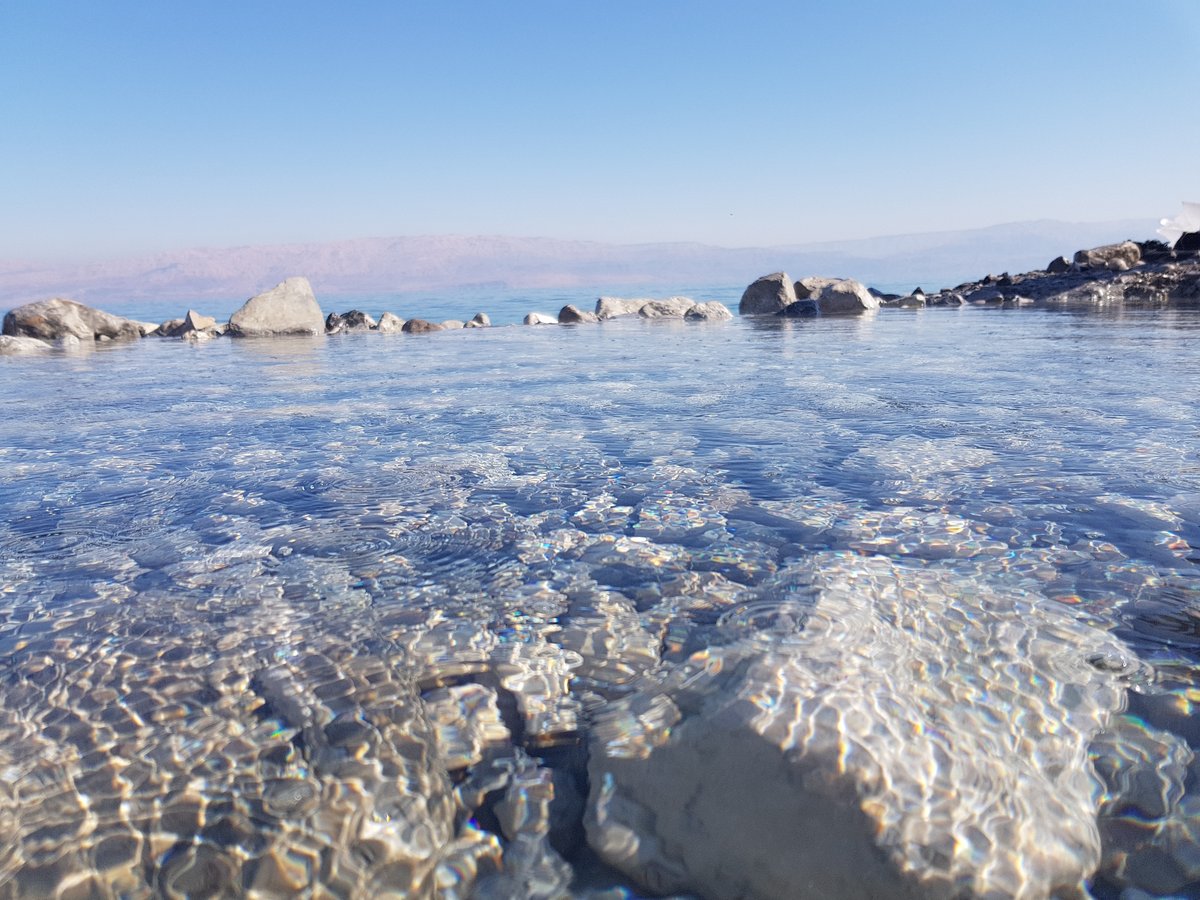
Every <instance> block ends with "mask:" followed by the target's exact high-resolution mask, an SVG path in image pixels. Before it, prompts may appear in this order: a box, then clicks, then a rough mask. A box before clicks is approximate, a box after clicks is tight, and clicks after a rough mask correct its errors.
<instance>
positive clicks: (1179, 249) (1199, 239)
mask: <svg viewBox="0 0 1200 900" xmlns="http://www.w3.org/2000/svg"><path fill="white" fill-rule="evenodd" d="M1174 250H1175V252H1176V253H1200V231H1185V232H1184V233H1183V234H1181V235H1180V236H1179V240H1177V241H1176V242H1175V247H1174Z"/></svg>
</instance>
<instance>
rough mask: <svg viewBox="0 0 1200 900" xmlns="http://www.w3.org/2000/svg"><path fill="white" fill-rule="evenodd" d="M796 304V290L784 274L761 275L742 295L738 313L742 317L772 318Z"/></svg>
mask: <svg viewBox="0 0 1200 900" xmlns="http://www.w3.org/2000/svg"><path fill="white" fill-rule="evenodd" d="M795 302H796V288H795V285H793V284H792V281H791V279H790V278H788V276H787V273H786V272H774V273H772V274H770V275H763V276H762V277H761V278H758V279H757V280H756V281H755V282H754V283H753V284H751V285H750V286H749V287H748V288H746V290H745V291H744V292H743V293H742V299H741V302H740V303H738V312H739V313H740V314H741V315H743V316H773V315H775V314H776V313H778V312H782V311H783V310H785V309H787V308H788V307H789V306H790V305H791V304H793V303H795Z"/></svg>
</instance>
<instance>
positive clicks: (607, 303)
mask: <svg viewBox="0 0 1200 900" xmlns="http://www.w3.org/2000/svg"><path fill="white" fill-rule="evenodd" d="M649 302H651V301H650V298H649V297H642V298H634V299H625V298H622V297H601V298H600V299H598V300H597V301H596V315H597V316H599V317H600V318H601V319H615V318H617V317H619V316H636V315H637V314H638V312H639V311H640V310H641V308H642V307H643V306H645V305H646V304H647V303H649Z"/></svg>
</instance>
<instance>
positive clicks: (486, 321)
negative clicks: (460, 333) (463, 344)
mask: <svg viewBox="0 0 1200 900" xmlns="http://www.w3.org/2000/svg"><path fill="white" fill-rule="evenodd" d="M491 326H492V319H491V317H490V316H489V315H488V314H487V313H485V312H480V313H475V315H473V316H472V317H471V318H470V319H469V320H468V321H467V322H466V324H465V325H463V328H490V327H491Z"/></svg>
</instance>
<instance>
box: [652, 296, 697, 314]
mask: <svg viewBox="0 0 1200 900" xmlns="http://www.w3.org/2000/svg"><path fill="white" fill-rule="evenodd" d="M695 305H696V301H695V300H693V299H692V298H690V297H668V298H667V299H666V300H648V301H647V302H645V303H643V304H642V308H641V309H639V310H638V315H639V316H641V317H642V318H643V319H682V318H683V317H684V316H685V315H686V314H687V311H688V310H689V309H691V308H692V307H693V306H695Z"/></svg>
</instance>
